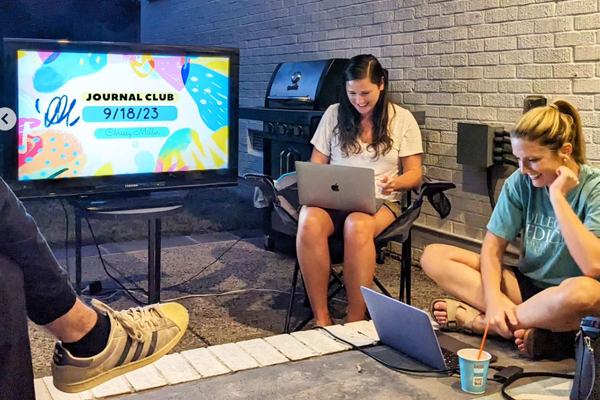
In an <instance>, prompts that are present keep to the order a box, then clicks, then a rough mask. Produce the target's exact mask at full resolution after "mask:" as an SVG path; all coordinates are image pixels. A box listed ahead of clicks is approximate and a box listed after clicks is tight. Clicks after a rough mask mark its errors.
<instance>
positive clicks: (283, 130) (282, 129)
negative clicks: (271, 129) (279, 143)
mask: <svg viewBox="0 0 600 400" xmlns="http://www.w3.org/2000/svg"><path fill="white" fill-rule="evenodd" d="M286 131H287V124H278V125H277V133H279V134H280V135H285V134H286Z"/></svg>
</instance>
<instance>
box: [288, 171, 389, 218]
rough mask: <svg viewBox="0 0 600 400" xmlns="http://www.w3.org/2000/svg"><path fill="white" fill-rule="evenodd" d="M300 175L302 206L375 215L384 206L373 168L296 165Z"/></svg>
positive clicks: (299, 184)
mask: <svg viewBox="0 0 600 400" xmlns="http://www.w3.org/2000/svg"><path fill="white" fill-rule="evenodd" d="M296 174H297V175H298V198H299V201H300V204H301V205H307V206H315V207H321V208H328V209H332V210H344V211H359V212H364V213H367V214H375V213H376V212H377V210H379V207H381V205H382V204H383V200H380V199H377V198H376V197H375V171H373V170H372V169H371V168H358V167H347V166H342V165H330V164H315V163H310V162H303V161H296Z"/></svg>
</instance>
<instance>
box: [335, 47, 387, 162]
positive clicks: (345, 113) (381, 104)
mask: <svg viewBox="0 0 600 400" xmlns="http://www.w3.org/2000/svg"><path fill="white" fill-rule="evenodd" d="M365 78H368V79H369V80H370V81H371V83H373V84H375V85H377V86H379V85H381V83H382V82H383V90H382V91H381V93H380V94H379V100H378V101H377V104H376V105H375V107H374V109H373V115H372V119H373V140H372V141H371V143H369V145H368V147H367V149H369V150H372V151H374V152H375V155H374V156H373V158H374V159H377V158H379V156H380V155H386V154H387V153H389V152H390V150H391V149H392V144H393V140H392V138H391V136H390V132H389V130H388V123H389V120H390V116H389V104H390V102H389V100H388V96H387V90H388V82H387V79H386V77H385V73H384V70H383V67H382V66H381V64H380V63H379V61H378V60H377V58H375V57H374V56H372V55H370V54H368V55H367V54H363V55H359V56H355V57H352V59H350V61H349V62H348V65H347V66H346V69H345V70H344V91H345V89H346V82H348V81H354V80H359V79H365ZM394 112H395V110H394ZM333 132H334V133H335V134H336V135H338V138H339V142H340V148H341V150H342V154H343V155H344V157H348V155H350V154H360V152H361V146H360V144H359V142H358V140H359V137H360V135H361V133H362V127H361V123H360V113H359V112H358V111H357V110H356V108H354V106H353V105H352V104H351V103H350V100H349V99H348V96H347V95H344V96H342V99H341V101H340V106H339V110H338V123H337V125H336V127H335V128H334V130H333Z"/></svg>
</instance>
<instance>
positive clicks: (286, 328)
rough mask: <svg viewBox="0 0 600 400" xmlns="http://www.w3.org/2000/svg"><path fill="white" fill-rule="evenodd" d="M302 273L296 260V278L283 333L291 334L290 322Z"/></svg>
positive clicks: (293, 282)
mask: <svg viewBox="0 0 600 400" xmlns="http://www.w3.org/2000/svg"><path fill="white" fill-rule="evenodd" d="M299 271H300V264H298V261H297V260H296V265H295V266H294V277H293V278H292V290H291V292H290V300H289V302H288V309H287V314H286V316H285V325H284V327H283V333H290V322H291V318H292V308H293V307H294V297H295V296H296V284H297V283H298V272H299Z"/></svg>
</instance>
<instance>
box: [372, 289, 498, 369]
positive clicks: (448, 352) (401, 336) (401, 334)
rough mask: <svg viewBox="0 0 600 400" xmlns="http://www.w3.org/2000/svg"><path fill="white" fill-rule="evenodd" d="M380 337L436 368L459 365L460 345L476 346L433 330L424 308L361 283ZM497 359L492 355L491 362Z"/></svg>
mask: <svg viewBox="0 0 600 400" xmlns="http://www.w3.org/2000/svg"><path fill="white" fill-rule="evenodd" d="M361 290H362V293H363V297H364V298H365V301H366V303H367V308H368V309H369V314H370V315H371V318H372V319H373V323H374V324H375V329H376V330H377V334H378V335H379V339H381V341H382V342H383V343H384V344H386V345H388V346H390V347H391V348H393V349H395V350H397V351H399V352H401V353H404V354H406V355H408V356H410V357H412V358H414V359H415V360H417V361H420V362H422V363H423V364H426V365H428V366H430V367H431V368H434V369H454V368H457V369H458V355H457V354H456V352H457V351H458V350H460V349H465V348H474V347H475V346H472V345H469V344H467V343H464V342H461V341H460V340H457V339H454V338H453V337H450V336H448V335H445V334H444V333H442V332H440V331H439V330H434V329H433V326H432V325H431V321H430V320H429V316H428V315H427V313H426V312H425V311H423V310H419V309H418V308H415V307H413V306H409V305H408V304H405V303H402V302H400V301H398V300H396V299H392V298H391V297H387V296H385V295H383V294H381V293H378V292H376V291H374V290H371V289H368V288H366V287H361ZM497 359H498V357H496V356H495V355H492V360H491V362H494V361H496V360H497Z"/></svg>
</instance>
